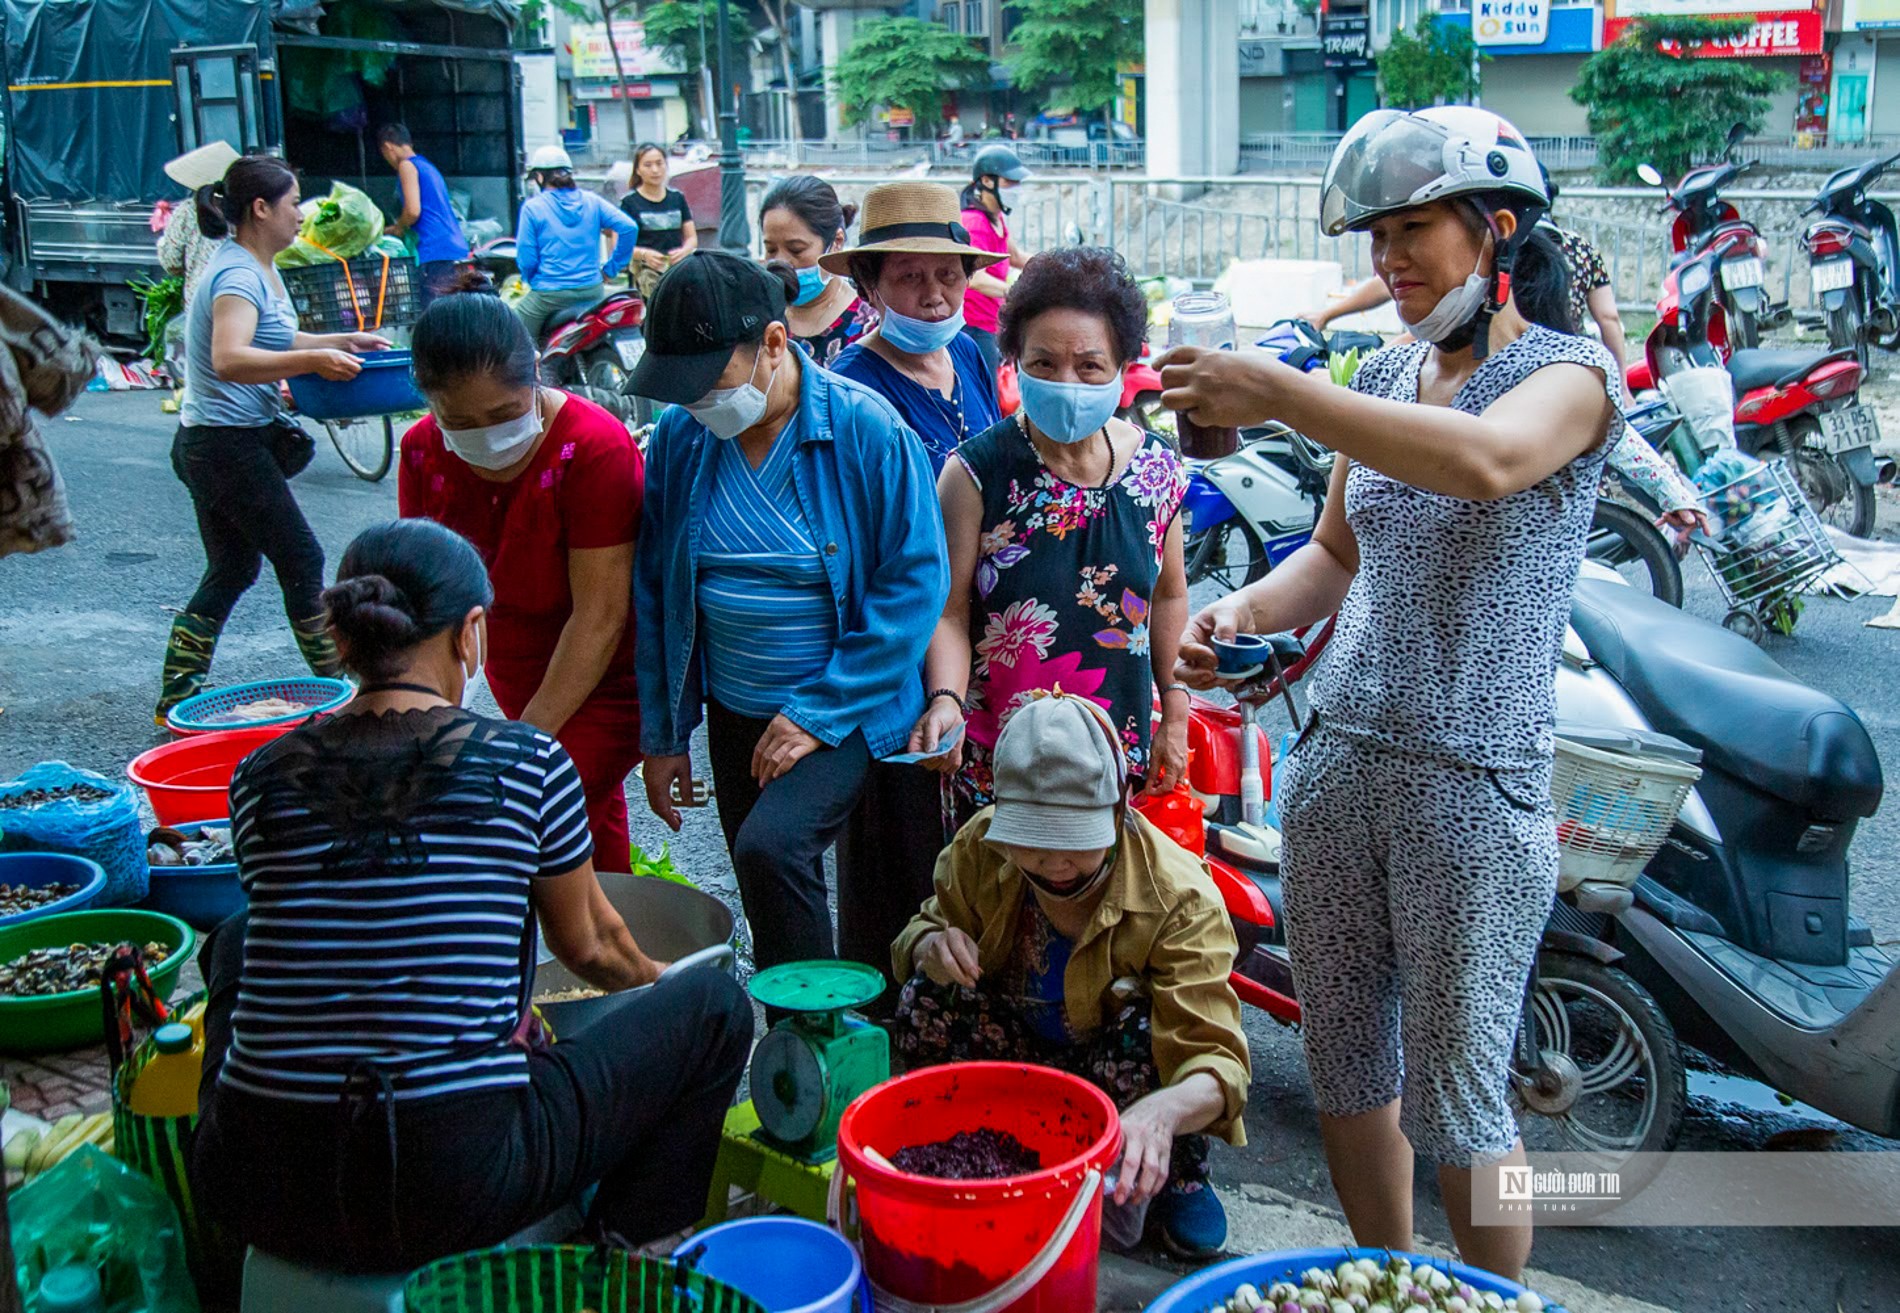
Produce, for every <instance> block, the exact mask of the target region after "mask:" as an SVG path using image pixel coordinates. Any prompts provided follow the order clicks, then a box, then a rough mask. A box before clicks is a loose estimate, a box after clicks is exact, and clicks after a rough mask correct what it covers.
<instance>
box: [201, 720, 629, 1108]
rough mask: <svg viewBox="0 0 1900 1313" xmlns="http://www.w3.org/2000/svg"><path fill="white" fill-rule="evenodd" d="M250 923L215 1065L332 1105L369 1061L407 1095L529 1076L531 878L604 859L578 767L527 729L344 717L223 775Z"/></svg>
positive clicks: (259, 1088) (250, 1084) (289, 1094)
mask: <svg viewBox="0 0 1900 1313" xmlns="http://www.w3.org/2000/svg"><path fill="white" fill-rule="evenodd" d="M231 812H232V827H233V831H234V838H235V842H236V847H237V857H238V863H239V869H240V878H241V880H242V882H243V885H244V888H245V890H246V892H247V893H248V895H249V897H250V925H249V930H248V933H247V935H246V939H245V946H244V970H243V976H242V979H241V983H240V986H239V990H238V1002H237V1010H236V1014H235V1016H234V1018H233V1037H232V1042H231V1049H230V1053H229V1056H228V1057H227V1059H226V1062H225V1066H224V1070H223V1073H222V1075H221V1077H220V1079H221V1080H222V1082H223V1083H224V1084H226V1085H229V1086H231V1087H234V1088H236V1089H240V1090H244V1091H247V1092H249V1093H252V1094H259V1095H265V1096H268V1097H273V1098H284V1099H300V1100H310V1101H331V1100H334V1099H336V1098H337V1097H338V1094H339V1093H340V1090H341V1087H342V1084H343V1082H344V1081H345V1079H346V1078H347V1077H348V1076H349V1074H350V1072H351V1071H352V1069H353V1068H360V1067H361V1065H362V1063H364V1062H365V1061H367V1062H369V1063H372V1064H374V1066H375V1067H376V1068H377V1069H379V1070H380V1071H382V1072H385V1073H388V1074H389V1075H390V1076H391V1077H392V1082H393V1086H394V1089H395V1093H396V1095H397V1097H399V1098H413V1097H417V1096H420V1095H440V1094H451V1093H459V1092H463V1091H467V1090H471V1089H480V1088H486V1087H491V1086H506V1085H518V1084H525V1083H526V1082H527V1079H528V1067H527V1060H526V1057H525V1056H524V1054H523V1053H522V1051H521V1050H520V1049H518V1048H516V1047H513V1046H511V1045H508V1044H507V1043H505V1040H506V1038H507V1037H508V1036H509V1035H510V1033H511V1032H512V1031H513V1030H514V1028H515V1026H516V1024H517V1022H518V1020H519V1017H520V1010H521V1000H522V996H523V993H524V989H523V966H524V960H527V961H531V954H524V951H523V939H524V935H525V934H526V933H527V926H528V921H529V893H528V891H529V882H530V881H532V880H535V879H537V878H541V877H549V876H558V875H564V874H566V873H567V872H569V871H572V870H573V869H574V868H576V867H577V866H579V865H581V863H583V862H584V861H586V860H587V859H588V858H589V856H590V855H591V854H592V845H591V840H590V839H589V836H588V829H587V811H586V806H585V802H584V799H583V797H582V792H581V783H580V778H579V776H578V775H577V774H576V773H575V770H574V765H573V763H572V762H571V761H570V760H569V759H568V756H567V753H566V752H565V751H564V750H562V748H561V746H560V745H559V744H558V743H556V742H555V741H554V740H553V739H551V738H549V737H548V736H547V735H545V734H542V733H540V732H539V731H537V730H534V729H532V728H530V727H528V726H525V725H519V724H515V723H512V722H505V721H494V720H487V719H484V718H481V717H477V716H473V715H471V714H469V713H467V712H464V711H460V710H458V709H453V708H441V709H436V710H432V711H420V712H405V713H389V714H385V715H380V716H371V715H342V716H337V717H332V718H331V719H329V720H327V721H323V722H319V723H316V724H312V725H307V726H304V727H302V728H299V729H298V730H295V731H293V732H292V733H290V734H287V735H285V736H284V738H282V739H279V740H277V741H276V742H274V743H271V744H270V745H268V746H266V747H265V748H263V749H260V750H259V751H258V752H257V753H255V754H253V755H252V756H251V757H250V758H249V759H247V760H246V761H245V762H244V763H243V764H242V765H241V766H240V767H239V768H238V771H237V773H236V775H235V777H234V778H233V779H232V782H231Z"/></svg>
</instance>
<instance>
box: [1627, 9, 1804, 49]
mask: <svg viewBox="0 0 1900 1313" xmlns="http://www.w3.org/2000/svg"><path fill="white" fill-rule="evenodd" d="M1744 17H1753V18H1754V20H1755V22H1754V25H1753V26H1752V27H1750V28H1749V29H1748V30H1747V31H1745V32H1742V33H1740V34H1738V35H1736V36H1725V37H1715V38H1712V39H1711V40H1708V41H1691V42H1687V43H1680V42H1674V41H1666V42H1664V43H1663V49H1665V50H1667V51H1669V52H1670V53H1671V54H1680V55H1686V56H1687V57H1689V58H1691V59H1772V58H1779V57H1782V56H1789V55H1818V54H1820V53H1821V52H1822V49H1823V44H1822V43H1823V35H1824V23H1823V19H1824V17H1825V16H1824V15H1823V14H1821V13H1819V12H1818V11H1816V10H1812V9H1803V10H1799V11H1794V12H1783V13H1767V14H1753V15H1744ZM1629 22H1630V20H1629V19H1627V18H1620V17H1619V18H1606V19H1604V20H1603V44H1604V45H1606V46H1607V45H1609V44H1610V43H1611V42H1612V41H1615V40H1616V39H1617V38H1618V37H1619V36H1621V35H1622V34H1623V29H1624V28H1626V27H1628V26H1629Z"/></svg>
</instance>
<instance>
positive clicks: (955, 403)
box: [924, 372, 970, 442]
mask: <svg viewBox="0 0 1900 1313" xmlns="http://www.w3.org/2000/svg"><path fill="white" fill-rule="evenodd" d="M924 391H926V392H928V393H929V394H930V399H931V400H932V401H934V402H936V403H937V409H938V410H941V411H943V412H944V415H945V416H946V417H947V418H948V419H949V420H950V423H951V427H952V428H953V430H954V431H955V433H956V439H957V441H958V442H962V441H963V440H964V439H965V438H967V437H968V436H970V435H969V433H968V432H967V431H966V430H965V428H964V423H963V380H962V379H960V378H958V377H957V376H956V374H955V373H954V372H952V373H951V375H950V395H949V397H948V398H945V396H944V395H943V393H941V392H939V391H937V389H935V388H933V387H930V386H928V385H926V386H925V387H924Z"/></svg>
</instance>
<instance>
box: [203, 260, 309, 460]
mask: <svg viewBox="0 0 1900 1313" xmlns="http://www.w3.org/2000/svg"><path fill="white" fill-rule="evenodd" d="M226 296H235V297H239V298H241V299H242V300H245V301H249V302H250V303H251V304H252V305H254V306H256V307H257V332H256V334H255V335H253V336H252V338H251V345H252V346H255V347H258V348H260V349H262V350H265V351H288V350H290V349H291V348H292V347H293V346H294V345H295V344H296V340H297V311H296V309H295V308H294V307H292V305H291V304H290V298H289V297H287V296H286V295H285V294H284V290H283V282H282V281H281V280H280V279H279V278H278V277H277V273H276V271H275V270H266V269H265V268H264V266H263V265H261V264H259V263H258V262H257V258H256V257H255V256H253V255H252V254H251V253H250V252H249V251H247V250H245V249H244V248H243V247H242V246H239V245H238V244H237V243H236V242H234V241H225V242H220V243H219V244H218V250H217V254H215V255H213V256H212V257H211V263H209V264H208V265H206V266H205V271H204V274H203V276H202V277H201V278H200V280H199V282H198V290H197V294H196V295H195V296H193V297H192V301H191V309H190V310H189V311H188V314H189V319H188V321H187V325H186V330H185V336H186V363H185V368H186V378H187V380H188V381H189V382H190V384H191V386H190V388H189V389H188V390H187V391H186V394H185V405H184V410H183V413H182V415H181V416H180V418H182V419H183V420H184V422H185V423H186V424H189V425H192V426H194V427H201V426H207V425H210V426H218V427H226V428H257V427H260V426H262V425H265V424H268V423H270V422H271V420H273V419H275V418H276V416H277V413H278V411H280V410H282V409H283V405H282V402H281V400H280V398H279V395H278V391H277V384H275V383H227V382H226V381H225V380H223V379H221V378H219V377H218V375H217V371H216V370H214V369H213V368H212V367H211V316H212V307H213V306H215V305H216V304H217V302H218V300H219V298H221V297H226Z"/></svg>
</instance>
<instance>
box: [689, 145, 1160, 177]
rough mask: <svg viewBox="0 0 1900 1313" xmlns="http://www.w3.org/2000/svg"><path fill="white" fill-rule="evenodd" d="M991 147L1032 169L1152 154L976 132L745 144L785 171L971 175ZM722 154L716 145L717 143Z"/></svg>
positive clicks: (759, 163)
mask: <svg viewBox="0 0 1900 1313" xmlns="http://www.w3.org/2000/svg"><path fill="white" fill-rule="evenodd" d="M986 146H1008V147H1009V148H1010V149H1011V150H1013V151H1015V152H1016V154H1017V156H1018V157H1020V158H1021V160H1022V162H1023V163H1024V164H1026V165H1028V166H1029V167H1030V168H1032V169H1088V170H1091V171H1099V170H1107V169H1139V168H1142V167H1143V166H1144V165H1145V164H1146V162H1147V158H1148V149H1147V145H1146V143H1144V142H1141V141H1130V140H1120V139H1118V140H1115V141H1091V142H1088V143H1086V144H1082V145H1064V144H1062V143H1059V142H1053V141H1008V140H1005V139H1003V138H1001V137H971V138H966V139H965V140H963V141H959V142H950V141H877V140H872V139H868V138H867V139H865V140H863V141H798V142H792V141H756V140H754V141H748V142H745V143H744V144H743V145H742V146H741V148H740V149H741V152H742V153H743V154H744V155H745V161H746V167H747V168H749V169H751V168H767V169H778V170H782V171H804V170H809V171H811V172H823V171H825V170H827V169H882V170H890V171H897V170H901V169H906V168H915V167H917V166H919V165H923V166H925V167H928V168H929V169H931V170H933V171H935V170H943V171H945V172H954V173H964V174H967V173H968V171H969V168H970V161H971V160H973V159H975V158H976V154H977V152H978V151H980V150H982V149H983V148H984V147H986ZM714 153H715V154H717V147H714Z"/></svg>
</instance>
